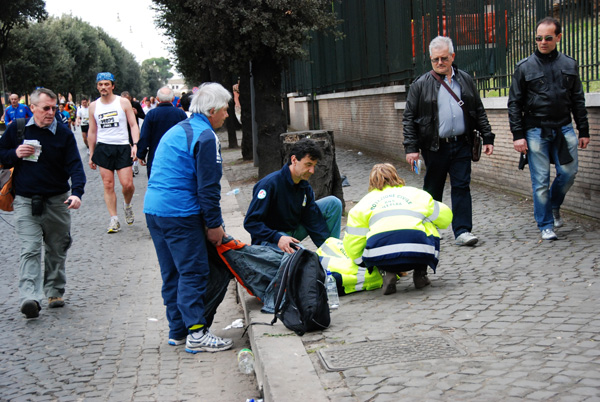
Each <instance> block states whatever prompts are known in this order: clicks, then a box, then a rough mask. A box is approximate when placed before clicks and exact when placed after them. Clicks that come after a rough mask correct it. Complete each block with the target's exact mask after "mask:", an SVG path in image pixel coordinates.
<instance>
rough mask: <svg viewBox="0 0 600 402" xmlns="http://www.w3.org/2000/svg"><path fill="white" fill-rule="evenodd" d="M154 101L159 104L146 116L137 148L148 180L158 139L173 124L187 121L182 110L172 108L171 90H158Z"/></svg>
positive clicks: (163, 88)
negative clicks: (156, 100)
mask: <svg viewBox="0 0 600 402" xmlns="http://www.w3.org/2000/svg"><path fill="white" fill-rule="evenodd" d="M156 99H158V101H159V102H160V103H159V104H158V106H157V107H156V108H154V109H152V110H150V111H149V112H148V114H147V115H146V119H145V120H144V125H143V126H142V132H141V134H140V141H139V142H138V147H137V157H138V159H139V160H140V164H141V165H142V166H144V165H146V168H147V172H148V178H150V173H151V172H152V161H153V160H154V154H155V153H156V148H158V143H159V142H160V139H161V138H162V136H163V135H164V134H165V133H166V132H167V131H168V130H169V129H170V128H171V127H173V126H174V125H175V124H177V123H179V122H180V121H183V120H185V119H187V115H186V114H185V112H184V111H183V110H181V109H179V108H176V107H175V106H173V99H175V95H174V94H173V90H172V89H171V88H169V87H167V86H165V87H162V88H160V89H159V90H158V92H157V93H156Z"/></svg>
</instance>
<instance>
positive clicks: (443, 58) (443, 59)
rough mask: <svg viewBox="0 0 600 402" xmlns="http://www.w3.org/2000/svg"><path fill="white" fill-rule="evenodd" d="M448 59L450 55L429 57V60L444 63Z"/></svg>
mask: <svg viewBox="0 0 600 402" xmlns="http://www.w3.org/2000/svg"><path fill="white" fill-rule="evenodd" d="M448 60H450V57H436V58H435V59H431V62H432V63H439V62H440V61H441V62H442V63H445V62H447V61H448Z"/></svg>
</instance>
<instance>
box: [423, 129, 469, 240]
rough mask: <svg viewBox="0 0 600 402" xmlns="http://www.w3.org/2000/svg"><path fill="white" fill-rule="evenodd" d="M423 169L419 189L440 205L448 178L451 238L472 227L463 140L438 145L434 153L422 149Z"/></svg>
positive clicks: (465, 149) (464, 142)
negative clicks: (424, 170)
mask: <svg viewBox="0 0 600 402" xmlns="http://www.w3.org/2000/svg"><path fill="white" fill-rule="evenodd" d="M422 154H423V159H424V160H425V165H426V166H427V173H425V180H424V182H423V190H425V191H427V192H428V193H429V194H431V196H432V197H433V199H434V200H436V201H439V202H442V195H443V194H444V185H445V184H446V177H447V176H448V174H449V175H450V198H451V200H452V214H453V218H452V231H453V232H454V237H455V238H456V237H458V236H460V235H461V234H463V233H465V232H470V231H471V229H472V228H473V206H472V204H471V188H470V185H471V145H469V143H468V142H466V141H458V142H451V143H444V142H440V148H439V150H438V151H435V152H434V151H431V150H423V152H422Z"/></svg>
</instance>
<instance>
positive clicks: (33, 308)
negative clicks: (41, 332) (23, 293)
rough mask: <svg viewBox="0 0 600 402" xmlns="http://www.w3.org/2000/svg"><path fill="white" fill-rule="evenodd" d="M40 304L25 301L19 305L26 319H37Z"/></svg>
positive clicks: (33, 301)
mask: <svg viewBox="0 0 600 402" xmlns="http://www.w3.org/2000/svg"><path fill="white" fill-rule="evenodd" d="M41 309H42V308H41V307H40V304H39V303H38V302H37V301H35V300H25V301H24V302H23V304H21V313H23V314H25V317H27V318H37V317H39V316H40V310H41Z"/></svg>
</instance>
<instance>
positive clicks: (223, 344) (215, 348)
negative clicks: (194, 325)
mask: <svg viewBox="0 0 600 402" xmlns="http://www.w3.org/2000/svg"><path fill="white" fill-rule="evenodd" d="M232 346H233V341H232V340H231V339H228V338H221V337H219V336H216V335H214V334H213V333H212V332H210V330H209V329H204V328H203V329H201V330H200V331H196V332H192V333H191V334H189V335H188V336H187V340H186V342H185V351H186V352H188V353H198V352H220V351H222V350H227V349H231V347H232Z"/></svg>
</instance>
